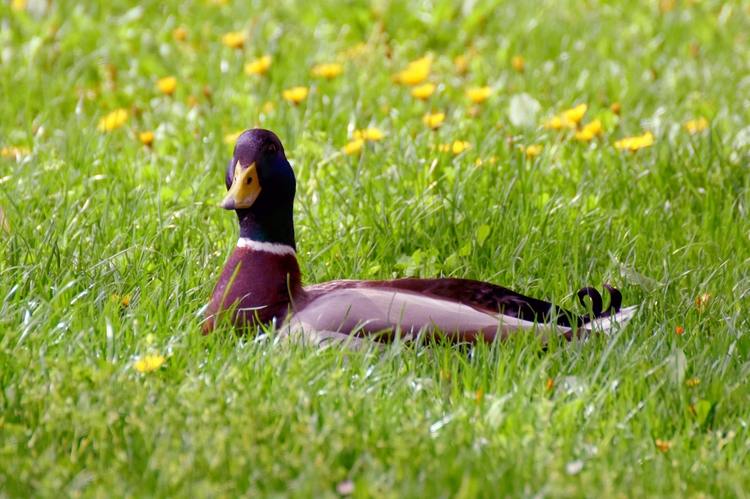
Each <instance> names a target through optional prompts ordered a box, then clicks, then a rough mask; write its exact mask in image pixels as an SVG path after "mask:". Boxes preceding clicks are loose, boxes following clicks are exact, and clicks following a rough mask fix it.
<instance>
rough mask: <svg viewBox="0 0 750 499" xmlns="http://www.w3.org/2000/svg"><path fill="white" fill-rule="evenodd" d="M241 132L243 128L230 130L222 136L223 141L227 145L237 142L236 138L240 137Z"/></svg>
mask: <svg viewBox="0 0 750 499" xmlns="http://www.w3.org/2000/svg"><path fill="white" fill-rule="evenodd" d="M243 132H244V130H239V131H237V132H232V133H228V134H226V135H225V136H224V143H225V144H226V145H228V146H233V145H234V144H236V143H237V139H239V138H240V135H242V133H243Z"/></svg>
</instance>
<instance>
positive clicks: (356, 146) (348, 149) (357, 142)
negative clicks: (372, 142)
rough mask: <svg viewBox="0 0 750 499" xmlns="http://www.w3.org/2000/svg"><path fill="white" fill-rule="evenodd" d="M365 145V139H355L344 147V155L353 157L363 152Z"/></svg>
mask: <svg viewBox="0 0 750 499" xmlns="http://www.w3.org/2000/svg"><path fill="white" fill-rule="evenodd" d="M364 145H365V139H354V140H352V141H351V142H349V143H348V144H346V145H345V146H344V154H346V155H347V156H351V155H352V154H357V153H359V152H361V151H362V148H363V147H364Z"/></svg>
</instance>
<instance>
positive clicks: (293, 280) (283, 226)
mask: <svg viewBox="0 0 750 499" xmlns="http://www.w3.org/2000/svg"><path fill="white" fill-rule="evenodd" d="M225 182H226V187H227V190H228V192H227V194H226V197H225V198H224V200H223V201H222V202H221V204H220V206H221V207H222V208H224V209H226V210H234V211H235V212H236V213H237V218H238V219H239V226H240V237H239V240H238V241H237V247H236V248H235V249H234V251H233V252H232V255H231V256H230V257H229V261H228V262H227V263H226V266H225V267H224V269H223V271H222V272H221V275H220V277H219V280H218V282H217V283H216V287H215V289H214V292H213V295H212V297H211V301H210V303H209V305H208V308H207V309H206V320H205V324H204V334H205V333H208V332H210V331H212V330H213V329H214V328H215V326H216V324H218V322H220V321H221V320H227V321H229V322H231V323H232V324H234V325H235V326H237V327H238V328H241V329H242V328H247V327H253V326H255V325H260V324H264V325H272V326H274V327H276V328H277V329H278V330H281V331H282V333H283V334H285V335H307V337H311V338H318V339H326V338H343V339H346V338H348V337H350V336H357V337H362V336H368V335H377V336H376V338H377V339H378V340H388V339H391V338H393V337H394V335H395V334H400V335H401V336H402V337H404V336H408V335H415V334H417V333H420V332H422V333H429V334H431V335H436V336H439V337H443V338H445V339H448V340H450V341H454V342H475V341H477V340H478V339H479V338H483V339H484V341H487V342H491V341H494V340H495V338H498V337H499V338H505V337H506V336H507V335H508V334H511V333H513V332H515V331H525V330H536V331H537V332H539V333H540V334H542V335H547V334H561V335H563V336H565V337H566V338H568V339H570V338H572V337H573V336H574V335H580V336H583V335H585V334H587V333H588V332H590V331H592V330H595V329H597V328H599V329H602V330H605V331H606V330H609V329H610V328H611V327H613V326H614V324H616V323H619V324H623V323H625V322H627V321H628V320H629V319H630V317H631V316H632V315H633V313H634V311H635V307H631V308H628V309H624V310H621V309H620V305H621V302H622V295H621V294H620V292H619V291H617V290H616V289H614V288H612V287H610V286H607V285H605V289H606V290H607V291H608V292H609V295H610V304H609V306H608V307H607V308H606V309H604V308H603V304H602V298H601V295H600V294H599V292H598V291H596V289H594V288H590V287H586V288H583V289H581V290H580V291H579V292H578V297H579V299H580V300H581V303H582V304H583V303H584V298H585V297H589V300H590V304H589V305H590V312H589V313H587V314H585V315H576V314H573V313H571V312H568V311H566V310H563V309H561V308H559V307H556V306H554V305H553V304H552V303H549V302H546V301H542V300H538V299H536V298H531V297H528V296H524V295H521V294H519V293H516V292H514V291H511V290H509V289H506V288H504V287H502V286H498V285H495V284H491V283H488V282H480V281H473V280H468V279H456V278H435V279H416V278H404V279H394V280H389V281H356V280H340V281H331V282H326V283H322V284H314V285H310V286H303V285H302V276H301V275H300V269H299V264H298V263H297V253H296V250H297V248H296V242H295V239H294V217H293V205H294V196H295V191H296V179H295V175H294V171H293V170H292V167H291V165H290V164H289V162H288V161H287V159H286V156H285V154H284V147H283V146H282V145H281V141H280V140H279V138H278V137H277V136H276V135H275V134H274V133H273V132H271V131H268V130H261V129H253V130H247V131H245V132H244V133H242V135H240V136H239V138H238V139H237V143H236V145H235V148H234V154H233V156H232V159H231V161H230V162H229V166H228V168H227V171H226V176H225Z"/></svg>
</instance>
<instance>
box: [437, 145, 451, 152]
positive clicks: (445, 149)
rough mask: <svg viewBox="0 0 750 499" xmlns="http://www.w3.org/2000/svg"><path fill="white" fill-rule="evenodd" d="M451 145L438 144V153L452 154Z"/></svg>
mask: <svg viewBox="0 0 750 499" xmlns="http://www.w3.org/2000/svg"><path fill="white" fill-rule="evenodd" d="M450 150H451V145H450V144H438V151H440V152H450Z"/></svg>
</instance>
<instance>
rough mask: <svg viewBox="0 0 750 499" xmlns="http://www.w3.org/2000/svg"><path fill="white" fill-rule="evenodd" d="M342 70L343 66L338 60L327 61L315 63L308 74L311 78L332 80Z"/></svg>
mask: <svg viewBox="0 0 750 499" xmlns="http://www.w3.org/2000/svg"><path fill="white" fill-rule="evenodd" d="M343 72H344V66H342V65H341V64H339V63H338V62H328V63H325V64H316V65H315V66H313V67H312V69H311V70H310V76H312V77H313V78H325V79H327V80H333V79H334V78H336V77H337V76H339V75H341V73H343Z"/></svg>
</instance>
